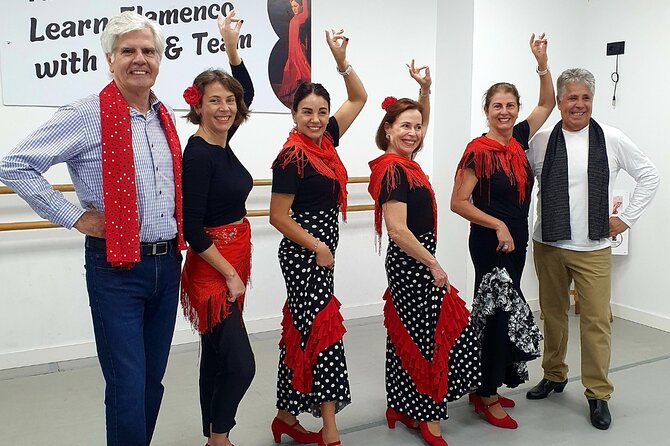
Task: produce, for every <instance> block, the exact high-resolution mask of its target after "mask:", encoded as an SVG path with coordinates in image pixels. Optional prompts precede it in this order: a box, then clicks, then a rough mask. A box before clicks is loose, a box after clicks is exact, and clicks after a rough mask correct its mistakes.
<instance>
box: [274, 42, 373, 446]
mask: <svg viewBox="0 0 670 446" xmlns="http://www.w3.org/2000/svg"><path fill="white" fill-rule="evenodd" d="M326 40H327V42H328V46H329V47H330V50H331V52H332V53H333V57H334V58H335V62H336V63H337V70H338V72H339V73H340V74H341V75H342V76H343V78H344V84H345V86H346V88H347V100H346V101H345V102H344V103H343V104H342V105H341V106H340V108H339V109H338V110H337V111H336V112H335V114H334V115H333V116H330V96H329V94H328V91H326V89H325V88H324V87H323V86H322V85H321V84H313V83H303V84H301V85H300V86H299V87H298V89H297V90H296V92H295V97H294V99H293V107H292V115H293V121H294V122H295V127H294V129H293V130H292V131H291V132H290V134H289V137H288V139H287V141H286V143H285V144H284V147H283V149H282V150H281V152H280V154H279V156H278V157H277V159H276V160H275V161H274V163H273V164H272V170H273V176H272V178H273V179H272V199H271V201H270V224H272V225H273V226H274V227H275V228H277V230H278V231H279V232H281V233H282V234H283V235H284V238H283V239H282V241H281V243H280V245H279V264H280V266H281V269H282V273H283V275H284V280H285V282H286V292H287V299H286V305H285V306H284V319H283V321H282V327H283V331H282V338H281V342H280V359H279V372H278V377H277V409H278V412H277V416H276V417H275V419H274V420H273V422H272V433H273V435H274V439H275V441H276V442H277V443H279V442H280V441H281V436H282V434H287V435H288V436H290V437H292V438H293V439H294V440H295V441H297V442H299V443H317V442H318V443H319V444H321V445H329V446H335V445H339V444H340V441H339V433H338V431H337V426H336V424H335V413H337V412H339V411H340V410H341V409H342V408H344V407H345V406H346V405H347V404H349V403H350V402H351V395H350V391H349V380H348V378H347V366H346V361H345V357H344V345H343V343H342V336H343V335H344V332H345V329H344V325H343V323H342V315H341V314H340V311H339V307H340V303H339V302H338V300H337V299H336V298H335V296H334V295H333V271H334V270H333V268H334V266H335V260H334V255H335V249H336V248H337V243H338V238H339V228H338V212H339V211H341V212H342V216H343V218H345V219H346V206H347V189H346V187H347V171H346V169H345V168H344V165H343V164H342V161H341V160H340V158H339V156H338V155H337V152H336V151H335V147H336V146H337V145H338V143H339V140H340V137H341V136H342V135H344V133H345V132H346V131H347V129H348V128H349V126H350V125H351V124H352V123H353V121H354V119H356V117H357V116H358V114H359V113H360V111H361V109H362V108H363V105H365V101H366V100H367V93H366V92H365V88H364V87H363V84H362V82H361V80H360V79H359V77H358V75H357V74H356V72H355V71H354V70H353V68H352V67H351V65H349V64H348V63H347V60H346V49H347V45H348V43H349V39H348V38H346V37H344V35H343V31H338V32H332V34H330V35H329V34H328V32H326ZM329 116H330V117H329ZM291 211H292V212H293V213H292V214H290V212H291ZM303 412H310V413H311V414H312V415H314V416H315V417H321V418H322V420H323V429H322V430H321V432H320V433H314V432H308V431H306V430H305V429H304V428H303V427H302V426H300V424H299V422H298V419H297V415H299V414H300V413H303Z"/></svg>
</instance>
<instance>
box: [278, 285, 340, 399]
mask: <svg viewBox="0 0 670 446" xmlns="http://www.w3.org/2000/svg"><path fill="white" fill-rule="evenodd" d="M340 305H341V304H340V302H339V301H338V300H337V298H336V297H335V296H333V297H332V298H331V299H330V301H329V302H328V304H326V306H325V307H324V308H323V309H322V310H321V311H319V313H318V314H317V315H316V317H315V318H314V322H313V323H312V329H311V331H310V333H309V339H307V343H306V345H305V349H304V350H303V349H302V348H301V334H300V331H298V329H297V328H295V326H294V325H293V318H292V317H291V312H290V311H289V309H288V302H287V303H286V304H285V305H284V319H283V320H282V323H281V324H282V336H281V340H280V341H279V346H280V347H281V346H284V347H286V354H285V355H284V363H285V364H286V365H287V366H288V368H289V369H291V370H292V371H293V379H292V380H291V384H292V385H293V388H294V389H295V390H297V391H298V392H300V393H310V392H311V391H312V384H313V382H312V378H313V377H312V369H313V368H314V365H315V364H316V360H317V359H318V357H319V353H321V352H322V351H323V350H325V349H326V348H328V347H330V346H331V345H333V344H334V343H336V342H337V341H339V340H340V339H342V337H343V336H344V333H346V331H347V330H346V329H345V328H344V323H343V321H344V320H343V318H342V314H340Z"/></svg>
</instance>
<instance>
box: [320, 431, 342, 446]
mask: <svg viewBox="0 0 670 446" xmlns="http://www.w3.org/2000/svg"><path fill="white" fill-rule="evenodd" d="M341 444H342V442H341V441H340V440H337V441H333V442H332V443H326V442H324V441H323V429H321V430H320V431H319V443H318V445H317V446H340V445H341Z"/></svg>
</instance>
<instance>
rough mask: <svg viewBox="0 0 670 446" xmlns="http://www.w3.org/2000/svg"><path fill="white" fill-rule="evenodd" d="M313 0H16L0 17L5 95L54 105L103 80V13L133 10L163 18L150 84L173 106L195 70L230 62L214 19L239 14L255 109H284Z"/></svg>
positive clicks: (304, 71) (302, 58)
mask: <svg viewBox="0 0 670 446" xmlns="http://www.w3.org/2000/svg"><path fill="white" fill-rule="evenodd" d="M310 2H311V0H235V1H226V2H222V1H213V0H189V1H183V0H179V1H176V0H172V1H165V0H136V1H133V0H107V1H104V2H81V1H75V0H14V1H12V2H7V4H6V5H5V6H4V9H5V10H4V11H3V14H2V16H1V17H0V25H1V27H0V36H1V37H2V40H1V42H2V45H0V76H1V80H2V101H3V104H4V105H21V106H50V107H58V106H61V105H63V104H67V103H68V102H71V101H73V100H75V99H78V98H80V97H83V96H86V95H88V94H93V93H96V92H98V91H100V90H101V89H102V87H103V86H104V85H105V84H106V83H107V82H108V81H109V79H110V77H109V72H108V68H107V62H106V60H105V56H104V54H103V53H102V49H101V47H100V34H101V33H102V30H103V29H104V28H105V26H106V25H107V22H108V21H109V18H110V17H113V16H115V15H117V14H119V13H121V12H123V11H134V12H137V13H138V14H141V15H143V16H145V17H148V18H150V19H152V20H155V21H156V22H157V23H158V24H159V25H160V26H161V28H162V30H163V32H164V34H165V37H166V42H167V46H166V48H165V53H164V56H163V60H162V62H161V66H160V74H159V76H158V79H157V81H156V84H155V86H154V91H155V92H156V94H157V95H158V97H160V98H161V99H162V100H163V101H165V102H166V103H167V104H168V105H170V106H171V107H173V108H175V109H187V108H188V106H187V105H186V102H185V101H184V99H183V97H182V92H183V91H184V89H185V88H186V87H187V86H188V85H189V84H190V83H191V82H192V81H193V79H194V78H195V76H196V75H197V74H198V73H200V72H201V71H202V70H204V69H207V68H212V67H213V68H223V69H224V70H226V71H229V66H228V59H227V57H226V54H225V48H224V45H223V40H222V39H221V36H220V34H219V30H218V27H217V23H216V20H217V18H218V16H219V14H221V15H223V16H226V15H227V14H229V13H230V11H232V10H233V9H234V10H235V11H236V14H237V17H238V18H240V19H243V20H244V24H243V25H242V28H241V31H240V37H239V41H238V50H239V53H240V55H241V56H242V59H243V60H244V63H245V65H246V66H247V69H248V70H249V73H250V74H251V78H252V80H253V82H254V89H255V97H254V104H253V107H252V108H253V111H255V112H269V113H287V112H288V111H289V109H288V107H289V106H290V103H291V98H292V95H293V92H294V91H295V87H296V85H297V83H298V82H300V81H302V80H310V78H311V62H310V60H311V20H310V11H311V3H310Z"/></svg>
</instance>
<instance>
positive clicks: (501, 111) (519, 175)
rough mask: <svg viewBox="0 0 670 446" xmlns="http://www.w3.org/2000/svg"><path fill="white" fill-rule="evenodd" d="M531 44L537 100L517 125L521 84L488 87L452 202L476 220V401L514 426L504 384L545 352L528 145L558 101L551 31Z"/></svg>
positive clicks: (497, 422) (499, 422)
mask: <svg viewBox="0 0 670 446" xmlns="http://www.w3.org/2000/svg"><path fill="white" fill-rule="evenodd" d="M530 47H531V51H532V53H533V56H535V59H536V61H537V69H536V71H537V73H538V75H539V76H540V97H539V100H538V104H537V106H536V107H535V108H534V109H533V111H532V112H531V113H530V115H529V116H528V118H526V120H525V121H522V122H520V123H519V124H516V125H515V123H516V120H517V117H518V115H519V107H520V105H521V104H520V101H519V92H518V91H517V89H516V87H515V86H514V85H512V84H509V83H506V82H501V83H497V84H494V85H492V86H491V87H490V88H489V89H488V90H487V91H486V94H485V95H484V113H486V118H487V121H488V124H489V131H488V133H486V134H485V135H484V136H480V137H479V138H475V139H474V140H472V142H470V143H469V144H468V146H467V147H466V149H465V153H464V154H463V157H462V158H461V161H460V163H459V164H458V170H457V172H456V179H455V183H454V189H453V192H452V196H451V210H452V211H454V212H455V213H457V214H459V215H461V216H462V217H464V218H466V219H467V220H469V221H470V223H471V224H470V242H469V243H470V256H471V258H472V263H473V264H474V267H475V290H476V291H475V296H474V301H473V305H472V315H471V318H470V319H471V327H472V328H473V331H474V332H475V334H476V336H477V339H478V347H479V348H478V351H479V352H481V363H482V385H481V386H480V387H479V388H478V389H477V390H476V392H475V393H472V394H470V401H471V402H472V403H473V404H474V406H475V412H477V413H483V414H484V415H485V417H486V420H487V421H488V422H489V423H491V424H492V425H494V426H497V427H501V428H507V429H515V428H516V427H517V426H518V424H517V422H516V421H515V420H514V419H512V418H511V417H510V416H509V415H508V414H507V413H506V412H505V409H504V408H510V407H514V401H513V400H511V399H508V398H504V397H502V396H500V395H499V394H498V388H499V387H500V386H501V385H503V384H506V385H507V386H508V387H516V386H518V385H519V384H521V383H523V382H524V381H526V380H527V379H528V369H527V367H526V361H529V360H531V359H534V358H536V357H538V356H539V355H540V349H539V341H540V339H541V335H540V332H539V330H538V328H537V326H536V325H535V322H534V320H533V315H532V313H531V310H530V308H529V306H528V304H527V303H526V301H525V299H524V297H523V293H522V292H521V274H522V272H523V267H524V264H525V261H526V247H527V245H528V209H529V206H530V194H531V191H532V189H533V173H532V170H531V168H530V166H529V164H528V159H527V158H526V154H525V150H527V149H528V140H529V139H530V138H531V137H532V136H533V135H534V134H535V132H537V131H538V130H539V128H540V127H541V126H542V125H543V124H544V122H545V121H546V120H547V118H548V117H549V115H550V114H551V111H552V110H553V108H554V105H555V103H556V102H555V98H554V87H553V84H552V81H551V74H549V67H548V66H547V52H546V48H547V41H546V40H545V39H544V34H542V35H540V36H539V37H538V39H535V34H533V35H532V36H531V39H530Z"/></svg>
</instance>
